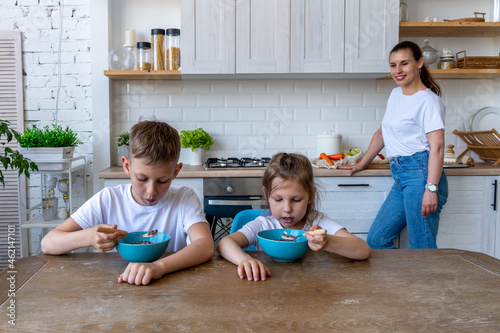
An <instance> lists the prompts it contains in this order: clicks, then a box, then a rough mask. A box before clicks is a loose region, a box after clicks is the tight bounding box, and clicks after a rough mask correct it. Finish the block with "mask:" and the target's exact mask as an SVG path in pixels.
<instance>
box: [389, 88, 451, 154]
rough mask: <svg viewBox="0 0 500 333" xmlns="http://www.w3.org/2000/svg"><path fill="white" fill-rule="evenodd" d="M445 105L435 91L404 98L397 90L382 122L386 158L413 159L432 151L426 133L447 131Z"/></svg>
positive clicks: (390, 97) (393, 93) (419, 92)
mask: <svg viewBox="0 0 500 333" xmlns="http://www.w3.org/2000/svg"><path fill="white" fill-rule="evenodd" d="M445 110H446V106H445V104H444V102H443V100H442V99H441V98H440V97H439V96H438V95H436V94H435V93H434V92H433V91H432V90H430V89H426V90H420V91H418V92H416V93H415V94H413V95H403V91H402V89H401V87H397V88H394V89H393V90H392V92H391V95H390V96H389V100H388V101H387V110H386V111H385V115H384V118H383V119H382V136H383V138H384V145H385V153H386V155H387V157H389V158H391V157H398V156H411V155H413V154H415V153H418V152H421V151H426V150H427V151H429V150H430V147H429V142H428V141H427V133H429V132H433V131H436V130H439V129H444V128H445V127H444V118H445Z"/></svg>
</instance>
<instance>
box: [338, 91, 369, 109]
mask: <svg viewBox="0 0 500 333" xmlns="http://www.w3.org/2000/svg"><path fill="white" fill-rule="evenodd" d="M336 106H337V107H349V108H352V107H361V106H363V94H337V105H336Z"/></svg>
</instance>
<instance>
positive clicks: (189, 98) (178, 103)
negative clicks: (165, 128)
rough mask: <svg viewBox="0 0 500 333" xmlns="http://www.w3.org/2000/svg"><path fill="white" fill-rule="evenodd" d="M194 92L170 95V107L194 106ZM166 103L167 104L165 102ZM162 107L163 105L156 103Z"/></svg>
mask: <svg viewBox="0 0 500 333" xmlns="http://www.w3.org/2000/svg"><path fill="white" fill-rule="evenodd" d="M196 99H197V95H196V94H184V95H177V94H176V95H170V106H171V107H196ZM167 105H168V104H167ZM157 106H158V107H162V106H165V105H157Z"/></svg>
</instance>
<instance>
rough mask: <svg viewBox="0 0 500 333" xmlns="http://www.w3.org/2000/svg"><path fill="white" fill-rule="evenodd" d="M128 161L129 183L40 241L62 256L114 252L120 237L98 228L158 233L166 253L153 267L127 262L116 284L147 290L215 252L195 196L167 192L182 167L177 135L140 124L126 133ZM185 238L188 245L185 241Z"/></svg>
mask: <svg viewBox="0 0 500 333" xmlns="http://www.w3.org/2000/svg"><path fill="white" fill-rule="evenodd" d="M129 141H130V148H129V149H130V158H126V157H125V156H123V157H122V162H123V170H124V171H125V173H126V174H127V175H128V176H130V180H131V183H132V184H127V185H119V186H116V187H113V188H105V189H103V190H102V191H100V192H99V193H97V194H96V195H94V196H93V197H92V198H91V199H89V200H88V201H87V202H86V203H85V204H83V205H82V206H81V207H80V208H79V209H78V210H77V211H76V212H75V213H74V214H73V215H71V217H70V218H68V219H67V220H66V221H65V222H64V223H62V224H61V225H60V226H58V227H57V228H55V229H53V230H52V231H50V232H49V233H48V234H47V235H46V236H45V237H44V238H43V239H42V244H41V247H42V251H43V253H45V254H54V255H58V254H64V253H67V252H69V251H72V250H75V249H78V248H82V247H86V246H94V247H95V248H96V249H98V250H99V251H101V252H106V251H110V250H112V249H113V248H114V247H115V245H116V243H117V241H118V240H119V239H121V238H123V237H124V236H120V234H119V233H118V232H116V233H113V234H105V233H101V232H97V231H96V229H97V227H98V226H99V225H107V226H108V227H112V228H117V227H119V228H120V229H123V230H127V231H128V232H133V231H141V230H153V229H158V231H160V232H164V233H167V234H168V235H170V237H171V239H170V243H169V244H168V248H167V251H175V253H174V254H171V255H169V256H167V257H165V258H160V259H158V260H157V261H155V262H152V263H129V264H128V266H127V268H126V269H125V271H124V272H123V273H122V274H121V275H120V277H119V278H118V282H128V283H130V284H136V285H141V284H143V285H147V284H148V283H149V282H150V281H151V279H159V278H161V277H162V276H163V275H165V274H168V273H171V272H174V271H177V270H180V269H183V268H187V267H191V266H194V265H198V264H201V263H203V262H205V261H207V260H209V259H210V258H212V256H213V253H214V242H213V239H212V234H211V232H210V229H209V227H208V223H207V221H206V219H205V217H204V215H203V212H202V210H201V205H200V201H199V199H198V197H197V196H196V194H195V193H194V191H193V190H191V189H190V188H187V187H181V188H170V184H171V183H172V181H173V180H174V179H175V177H177V175H178V174H179V171H180V170H181V168H182V163H179V164H177V162H178V160H179V155H180V150H181V143H180V138H179V134H178V133H177V131H176V130H175V129H174V128H172V127H171V126H170V125H168V124H167V123H164V122H159V121H142V122H139V123H137V124H135V125H134V126H133V127H132V129H131V131H130V139H129ZM187 236H189V244H188V241H187Z"/></svg>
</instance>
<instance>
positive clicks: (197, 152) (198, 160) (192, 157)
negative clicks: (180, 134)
mask: <svg viewBox="0 0 500 333" xmlns="http://www.w3.org/2000/svg"><path fill="white" fill-rule="evenodd" d="M204 151H205V149H204V148H195V149H194V151H192V150H191V148H188V151H187V153H188V163H189V165H202V164H203V152H204Z"/></svg>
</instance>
